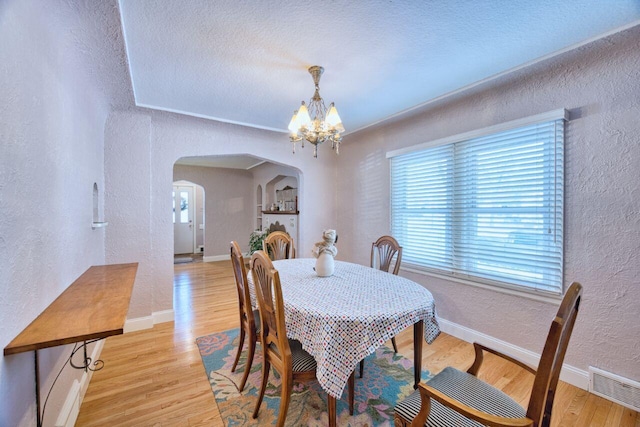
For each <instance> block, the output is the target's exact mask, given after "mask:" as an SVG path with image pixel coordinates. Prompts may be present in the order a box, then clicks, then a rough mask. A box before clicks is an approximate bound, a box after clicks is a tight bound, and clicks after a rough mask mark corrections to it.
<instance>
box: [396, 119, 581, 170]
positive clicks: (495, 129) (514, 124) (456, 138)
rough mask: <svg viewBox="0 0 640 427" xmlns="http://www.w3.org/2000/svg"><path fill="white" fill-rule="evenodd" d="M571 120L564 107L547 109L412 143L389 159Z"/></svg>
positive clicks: (398, 150)
mask: <svg viewBox="0 0 640 427" xmlns="http://www.w3.org/2000/svg"><path fill="white" fill-rule="evenodd" d="M560 119H562V120H566V121H568V120H569V111H567V110H566V109H564V108H559V109H557V110H552V111H547V112H546V113H540V114H536V115H534V116H528V117H523V118H521V119H516V120H511V121H509V122H504V123H498V124H496V125H492V126H488V127H484V128H482V129H475V130H472V131H469V132H464V133H459V134H457V135H451V136H447V137H445V138H440V139H436V140H434V141H428V142H423V143H420V144H416V145H412V146H410V147H404V148H399V149H397V150H393V151H388V152H387V159H390V158H392V157H397V156H400V155H402V154H407V153H413V152H415V151H420V150H424V149H426V148H430V147H437V146H439V145H445V144H453V143H455V142H460V141H467V140H469V139H473V138H478V137H481V136H486V135H491V134H494V133H500V132H504V131H507V130H511V129H516V128H520V127H524V126H529V125H533V124H537V123H544V122H550V121H552V120H560Z"/></svg>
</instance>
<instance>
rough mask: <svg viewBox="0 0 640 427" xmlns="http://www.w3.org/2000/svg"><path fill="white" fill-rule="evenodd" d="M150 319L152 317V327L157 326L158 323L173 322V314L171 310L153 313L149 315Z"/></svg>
mask: <svg viewBox="0 0 640 427" xmlns="http://www.w3.org/2000/svg"><path fill="white" fill-rule="evenodd" d="M151 317H153V324H154V325H157V324H158V323H165V322H173V318H174V312H173V309H171V310H162V311H154V312H153V313H152V314H151Z"/></svg>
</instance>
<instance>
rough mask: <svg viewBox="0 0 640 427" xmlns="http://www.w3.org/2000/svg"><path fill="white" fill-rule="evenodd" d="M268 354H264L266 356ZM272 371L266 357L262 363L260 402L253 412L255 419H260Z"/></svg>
mask: <svg viewBox="0 0 640 427" xmlns="http://www.w3.org/2000/svg"><path fill="white" fill-rule="evenodd" d="M265 353H266V352H264V351H263V352H262V354H263V355H264V356H266V354H265ZM270 370H271V364H270V363H269V362H268V361H267V360H266V357H265V358H264V359H263V362H262V384H261V385H260V394H259V395H258V401H257V402H256V409H254V410H253V415H252V416H253V418H258V411H260V405H261V404H262V398H264V392H265V390H266V389H267V381H269V371H270Z"/></svg>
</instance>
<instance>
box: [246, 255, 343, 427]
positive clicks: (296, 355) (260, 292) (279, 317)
mask: <svg viewBox="0 0 640 427" xmlns="http://www.w3.org/2000/svg"><path fill="white" fill-rule="evenodd" d="M251 272H252V274H253V283H254V285H255V290H256V292H255V293H256V299H257V300H258V307H259V309H260V321H261V325H262V329H261V332H260V334H261V339H262V356H263V362H262V385H261V387H260V394H259V395H258V401H257V402H256V408H255V410H254V411H253V418H257V417H258V411H259V410H260V405H261V403H262V399H263V398H264V392H265V390H266V388H267V382H268V381H269V372H270V371H271V367H273V368H274V369H275V370H276V371H277V372H278V374H279V375H280V379H281V381H282V391H281V395H280V412H279V414H278V422H277V426H278V427H281V426H283V425H284V422H285V420H286V417H287V410H288V408H289V401H290V400H291V391H292V388H293V381H294V380H295V381H297V380H312V379H315V378H316V368H317V364H316V360H315V359H314V358H313V356H311V355H310V354H309V353H307V352H306V351H305V350H304V349H303V348H302V344H301V343H300V341H297V340H291V339H288V338H287V329H286V325H285V319H284V302H283V299H282V288H281V286H280V276H279V274H278V271H277V270H276V269H275V268H273V264H272V263H271V260H270V259H269V257H268V256H267V254H266V253H265V252H264V251H257V252H255V253H254V254H253V256H252V257H251ZM353 395H354V376H353V373H352V374H351V377H349V413H350V414H351V415H353ZM334 416H335V414H334Z"/></svg>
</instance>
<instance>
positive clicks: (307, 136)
mask: <svg viewBox="0 0 640 427" xmlns="http://www.w3.org/2000/svg"><path fill="white" fill-rule="evenodd" d="M323 72H324V68H322V67H320V66H319V65H314V66H313V67H310V68H309V73H310V74H311V77H312V78H313V83H314V84H315V85H316V91H315V93H314V94H313V97H312V98H311V99H310V100H309V107H307V106H306V105H305V103H304V101H302V105H301V106H300V108H299V109H298V110H296V111H294V112H293V117H292V118H291V122H290V123H289V130H290V131H291V135H290V136H289V139H291V142H292V143H293V153H294V154H295V152H296V142H298V141H302V148H304V141H305V140H307V141H309V142H310V143H311V144H313V157H318V145H320V144H322V143H323V142H325V141H331V149H335V150H336V154H340V152H339V151H340V142H341V141H342V136H340V133H341V132H344V126H342V120H341V119H340V116H339V115H338V110H336V106H335V105H334V104H333V102H332V103H331V105H329V109H328V110H327V107H325V105H324V101H323V100H322V97H321V96H320V86H319V83H320V76H322V73H323ZM311 117H313V119H311Z"/></svg>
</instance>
